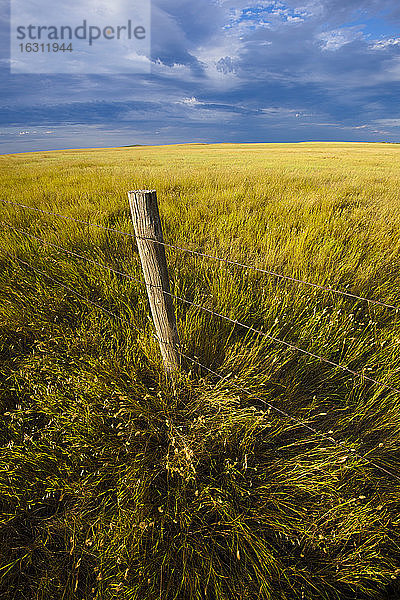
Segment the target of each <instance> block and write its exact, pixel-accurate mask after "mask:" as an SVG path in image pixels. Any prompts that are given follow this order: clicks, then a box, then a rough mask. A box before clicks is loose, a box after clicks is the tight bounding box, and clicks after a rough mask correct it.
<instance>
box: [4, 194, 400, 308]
mask: <svg viewBox="0 0 400 600" xmlns="http://www.w3.org/2000/svg"><path fill="white" fill-rule="evenodd" d="M0 202H3V203H4V204H10V205H12V206H19V207H22V208H26V209H29V210H33V211H36V212H40V213H43V214H46V215H51V216H56V217H59V218H62V219H68V220H70V221H74V222H75V223H80V224H83V225H88V226H90V227H97V228H99V229H103V230H105V231H111V232H113V233H119V234H121V235H126V236H129V237H133V238H136V239H141V240H147V241H151V242H154V243H155V244H159V245H161V246H164V247H166V248H172V249H174V250H179V251H181V252H186V253H188V254H192V255H194V256H199V257H201V258H208V259H211V260H216V261H218V262H221V263H225V264H228V265H232V266H236V267H241V268H243V269H251V270H253V271H256V272H258V273H263V274H264V275H270V276H272V277H277V278H278V279H282V280H285V281H291V282H292V283H298V284H301V285H306V286H309V287H313V288H315V289H319V290H322V291H324V292H331V293H332V294H338V295H341V296H346V297H348V298H352V299H354V300H359V301H361V302H367V303H369V304H373V305H377V306H382V307H383V308H389V309H392V310H396V311H399V310H400V306H395V305H392V304H387V303H386V302H381V301H380V300H371V299H370V298H364V297H363V296H357V295H356V294H352V293H350V292H344V291H342V290H337V289H335V288H333V287H331V286H324V285H320V284H318V283H312V282H310V281H304V280H302V279H297V278H295V277H290V276H288V275H282V274H281V273H276V272H275V271H268V270H266V269H261V268H259V267H256V266H255V265H248V264H245V263H240V262H238V261H234V260H231V259H228V258H223V257H220V256H214V255H212V254H207V253H205V252H199V251H198V250H190V249H189V248H183V247H181V246H176V245H174V244H168V243H166V242H161V241H159V240H156V239H154V238H149V237H143V236H135V234H134V233H129V232H127V231H121V230H120V229H115V228H113V227H106V226H104V225H98V224H96V223H91V222H90V221H83V220H81V219H75V218H74V217H69V216H67V215H61V214H59V213H55V212H51V211H47V210H43V209H41V208H35V207H33V206H27V205H25V204H20V203H17V202H11V201H10V200H3V199H1V198H0Z"/></svg>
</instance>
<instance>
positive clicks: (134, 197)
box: [128, 190, 180, 374]
mask: <svg viewBox="0 0 400 600" xmlns="http://www.w3.org/2000/svg"><path fill="white" fill-rule="evenodd" d="M128 197H129V206H130V210H131V216H132V221H133V226H134V228H135V234H136V242H137V246H138V250H139V256H140V260H141V262H142V269H143V274H144V280H145V283H146V288H147V295H148V298H149V302H150V308H151V313H152V316H153V322H154V327H155V330H156V335H157V338H158V340H159V344H160V350H161V355H162V358H163V362H164V367H165V370H166V371H167V373H168V374H171V373H174V372H176V371H178V370H179V367H180V360H179V354H178V352H177V346H178V344H179V336H178V329H177V326H176V319H175V313H174V306H173V302H172V297H171V296H169V295H168V294H169V293H170V286H169V277H168V268H167V261H166V258H165V248H164V246H162V245H161V244H157V243H156V242H162V243H163V242H164V238H163V233H162V227H161V220H160V213H159V210H158V204H157V192H156V191H155V190H136V191H132V192H128ZM152 240H156V241H155V242H154V241H152Z"/></svg>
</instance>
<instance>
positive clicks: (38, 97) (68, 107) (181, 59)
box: [0, 0, 400, 154]
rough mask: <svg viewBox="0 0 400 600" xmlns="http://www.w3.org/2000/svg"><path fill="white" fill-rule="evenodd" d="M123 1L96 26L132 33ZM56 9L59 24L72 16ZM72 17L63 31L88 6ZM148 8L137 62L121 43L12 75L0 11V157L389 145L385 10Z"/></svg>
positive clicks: (393, 27)
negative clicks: (108, 22) (256, 145)
mask: <svg viewBox="0 0 400 600" xmlns="http://www.w3.org/2000/svg"><path fill="white" fill-rule="evenodd" d="M15 1H16V0H11V2H15ZM124 1H125V0H113V2H112V3H111V2H107V1H103V14H104V11H107V10H108V8H109V9H110V11H111V12H110V17H108V14H107V15H106V16H107V18H110V19H111V17H112V18H114V19H117V20H118V18H119V19H122V21H123V18H125V17H128V16H129V18H130V17H131V16H132V20H133V21H134V22H136V21H137V18H138V17H137V15H136V13H135V5H134V1H135V0H130V2H129V1H128V4H126V3H125V4H124ZM143 1H144V0H143ZM149 1H150V0H149ZM18 2H19V4H18V5H15V6H18V11H17V18H18V19H20V22H24V23H26V22H27V21H24V20H23V19H24V18H26V19H28V18H33V17H29V16H28V15H32V14H34V13H35V10H36V9H35V6H36V5H35V2H39V3H40V5H41V13H40V14H41V15H46V11H48V14H49V15H50V14H52V13H51V11H52V10H53V12H54V8H53V9H52V7H53V6H54V5H57V6H58V7H60V6H61V5H62V2H61V3H54V0H18ZM67 4H68V6H69V7H70V8H69V12H68V11H67V10H66V12H65V15H64V16H63V19H64V20H65V19H68V18H70V19H73V16H74V8H73V3H71V2H69V3H67ZM78 4H79V10H78V8H76V11H77V12H76V15H75V16H76V17H77V22H81V21H79V19H80V18H81V16H82V15H86V14H87V15H88V19H90V18H91V17H90V15H91V14H92V13H91V12H90V11H91V10H93V6H94V5H96V6H97V7H98V6H99V3H98V1H97V2H96V3H94V0H81V1H80V2H78V3H77V6H78ZM71 6H72V8H71ZM32 7H33V8H32ZM112 7H113V8H112ZM115 7H117V8H115ZM127 7H128V8H127ZM129 7H130V8H129ZM150 8H151V37H150V31H149V36H148V38H149V39H148V41H150V44H149V48H148V49H147V50H146V53H145V54H143V56H139V55H140V53H141V51H140V50H139V51H138V52H136V50H135V52H136V54H135V52H134V51H133V46H132V48H130V47H128V45H127V43H124V44H121V46H120V47H119V48H118V49H117V47H116V44H114V42H113V44H114V45H113V46H111V44H108V42H105V41H99V42H98V44H97V46H96V50H95V52H96V54H95V55H93V56H94V57H95V58H93V56H92V58H91V61H92V62H91V63H90V61H89V62H88V63H87V65H86V67H85V66H83V64H78V63H79V61H78V62H76V61H75V63H74V64H75V72H69V73H68V72H67V73H62V72H55V73H34V72H29V71H28V72H27V73H19V72H15V65H16V62H15V60H14V62H13V63H12V61H11V58H12V57H10V39H11V36H12V35H13V30H12V26H13V24H14V25H15V15H14V16H13V19H10V13H11V11H10V0H8V1H4V0H0V10H1V12H0V153H2V154H4V153H13V152H25V151H34V150H56V149H63V148H85V147H113V146H126V145H134V144H173V143H186V142H202V143H216V142H300V141H388V142H400V3H399V1H398V0H285V1H282V2H280V1H264V0H259V1H252V0H246V1H242V0H198V1H193V0H152V2H151V5H150ZM112 10H113V11H114V13H113V14H111V13H112ZM82 11H83V12H82ZM85 11H86V12H85ZM61 12H62V11H61ZM78 12H79V14H78ZM131 13H132V14H131ZM99 14H100V13H99ZM78 17H79V18H78ZM143 18H145V17H143ZM135 19H136V21H135ZM10 21H11V33H10ZM122 21H121V22H122ZM112 22H113V23H114V22H116V21H115V20H114V21H112ZM149 29H150V25H149ZM93 45H94V44H93ZM83 54H84V53H82V56H83ZM87 56H89V55H88V54H87ZM132 57H133V58H132ZM42 58H43V57H42ZM59 58H60V60H63V59H64V56H61V55H60V57H59ZM13 59H15V56H14V57H13ZM139 59H140V61H141V65H142V67H143V68H142V69H141V70H142V72H140V69H139V68H138V65H137V64H136V63H135V62H134V60H136V61H137V60H139ZM32 60H33V59H32ZM65 61H72V57H71V56H68V57H67V56H65ZM65 61H64V63H65V64H66V62H65ZM140 61H139V62H140ZM94 63H96V64H94ZM68 64H69V66H70V65H71V64H72V63H71V62H70V63H68ZM130 65H132V67H131V66H130ZM103 66H104V72H101V68H103ZM91 70H92V71H96V72H91Z"/></svg>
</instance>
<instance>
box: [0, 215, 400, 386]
mask: <svg viewBox="0 0 400 600" xmlns="http://www.w3.org/2000/svg"><path fill="white" fill-rule="evenodd" d="M3 224H4V225H6V226H7V227H9V228H10V229H13V230H14V231H17V232H18V233H22V234H24V235H26V236H28V237H30V238H33V239H35V240H37V241H40V242H42V243H43V244H47V245H49V246H52V247H54V248H56V249H57V250H60V251H63V252H67V253H68V254H72V255H73V256H76V257H78V258H81V259H83V260H86V261H87V262H89V263H93V264H95V265H97V266H99V267H102V268H105V269H107V270H108V271H111V272H113V273H115V274H117V275H122V276H124V277H126V278H128V279H131V280H133V281H134V282H136V283H140V284H143V285H146V286H147V287H151V288H156V289H159V290H161V291H162V293H163V294H165V295H167V296H170V297H171V298H174V299H175V300H179V301H180V302H183V303H185V304H188V305H190V306H193V307H195V308H196V309H198V310H202V311H203V312H207V313H209V314H211V315H213V316H216V317H219V318H220V319H223V320H225V321H228V322H229V323H232V324H233V325H235V326H236V325H238V326H239V327H242V328H244V329H247V330H248V331H251V332H252V333H255V334H257V335H259V336H261V337H264V338H266V339H269V340H271V341H273V342H276V343H278V344H281V345H283V346H285V347H286V348H289V349H290V350H292V351H294V352H300V353H302V354H304V355H306V356H309V357H310V358H314V359H317V360H319V361H321V362H323V363H325V364H327V365H329V366H331V367H334V368H337V369H340V370H341V371H343V372H345V373H348V374H350V375H352V376H353V377H357V378H361V379H362V380H364V381H368V382H369V383H372V384H373V385H377V386H379V387H382V388H385V389H388V390H390V391H392V392H396V393H398V394H400V389H398V388H395V387H393V386H391V385H388V384H386V383H383V382H380V381H377V380H376V379H373V378H372V377H368V376H367V375H365V374H364V373H362V372H359V371H354V370H353V369H350V368H349V367H346V366H344V365H341V364H339V363H336V362H334V361H331V360H329V359H327V358H324V357H322V356H320V355H319V354H315V353H313V352H309V351H308V350H304V348H300V347H299V346H296V345H294V344H291V343H290V342H286V341H285V340H281V339H280V338H277V337H275V336H272V335H270V334H269V333H266V332H265V331H262V330H261V329H257V328H255V327H252V326H251V325H246V324H245V323H242V322H241V321H238V320H237V319H231V318H230V317H227V316H226V315H223V314H222V313H219V312H216V311H214V310H212V309H210V308H207V307H205V306H202V305H201V304H197V303H196V302H192V301H191V300H187V299H186V298H183V297H182V296H178V295H176V294H172V293H171V292H167V291H165V290H163V289H162V287H161V286H158V285H154V284H152V283H145V282H144V281H142V280H140V279H137V278H135V277H133V276H132V275H130V274H129V273H125V272H123V271H117V270H115V269H113V268H112V267H109V266H107V265H104V264H101V263H98V262H97V261H93V260H92V259H90V258H87V257H86V256H84V255H82V254H77V253H76V252H73V251H71V250H67V249H66V248H63V247H62V246H58V245H56V244H53V243H51V242H47V241H46V240H43V239H42V238H39V237H37V236H34V235H32V234H30V233H28V232H26V231H23V230H19V229H17V228H15V227H12V226H11V225H8V224H7V223H4V222H3Z"/></svg>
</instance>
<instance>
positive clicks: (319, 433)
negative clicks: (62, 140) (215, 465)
mask: <svg viewBox="0 0 400 600" xmlns="http://www.w3.org/2000/svg"><path fill="white" fill-rule="evenodd" d="M3 250H4V249H3ZM9 256H10V258H13V259H14V260H16V261H17V262H19V263H20V264H22V265H25V266H27V267H28V268H30V269H31V270H32V271H34V272H35V273H37V274H39V275H41V276H44V277H47V278H48V279H49V280H51V281H53V283H55V284H56V285H58V286H60V287H61V288H63V289H65V290H67V291H69V292H71V293H72V294H74V295H75V296H77V297H78V298H81V299H83V300H84V301H85V302H88V303H89V304H92V305H93V306H95V307H96V308H98V309H99V310H101V311H103V312H104V313H105V314H107V315H109V316H112V317H114V318H115V319H117V320H119V321H121V322H123V323H125V324H127V325H128V326H129V327H131V328H133V329H134V330H135V331H138V332H139V333H146V334H148V335H150V337H152V338H154V339H155V340H156V341H158V342H162V343H164V344H168V345H170V346H173V347H174V348H175V349H176V351H177V352H178V354H179V355H180V356H181V357H182V358H184V359H187V360H189V361H190V362H192V363H193V364H195V365H197V366H199V367H201V368H202V369H205V370H206V371H208V372H209V373H211V374H212V375H214V376H216V377H218V378H219V379H220V380H223V381H226V382H227V383H229V385H231V386H233V387H234V388H236V389H238V390H239V391H241V392H243V393H245V394H247V395H248V396H250V397H251V398H253V399H254V400H257V401H259V402H261V403H262V404H264V405H265V406H266V407H267V408H268V409H269V410H273V411H275V412H276V413H277V414H279V415H280V416H281V417H285V418H287V419H289V420H290V421H292V422H293V423H295V424H296V425H298V426H300V427H303V428H305V429H307V430H308V431H311V432H312V433H313V434H314V435H316V436H318V437H320V438H322V439H324V440H325V441H328V442H330V443H331V444H334V445H335V446H339V447H341V448H343V449H344V450H346V452H350V453H351V456H352V457H354V458H357V459H359V460H361V461H362V462H363V463H365V464H368V465H370V466H372V467H374V468H375V469H377V470H379V471H381V472H382V473H385V474H386V475H389V476H390V477H394V478H395V479H398V480H399V481H400V476H398V475H396V473H393V472H392V471H389V470H388V469H386V468H385V467H382V466H381V465H379V464H378V463H376V462H374V461H371V460H370V459H368V458H367V457H366V456H365V455H364V454H360V453H358V452H357V451H355V449H354V448H350V447H349V446H347V445H346V444H345V443H344V442H341V441H340V440H337V439H336V438H334V437H332V436H330V435H326V434H325V433H324V432H322V431H320V430H318V429H316V428H315V427H313V426H312V425H309V423H307V422H306V421H303V420H301V419H298V418H297V417H293V415H291V414H290V413H288V412H287V411H284V410H283V409H280V408H278V407H277V406H275V405H274V404H271V403H270V402H267V401H266V400H264V399H263V398H260V397H258V396H256V395H255V394H254V393H253V392H252V391H251V390H249V389H248V388H245V387H243V386H240V385H237V384H236V383H234V382H232V381H230V380H228V381H227V379H226V377H224V376H222V375H220V374H219V373H217V371H214V370H213V369H210V368H209V367H207V366H206V365H204V364H202V363H201V362H199V361H197V360H195V359H193V358H191V357H190V356H188V355H186V354H184V353H183V352H181V351H180V350H178V349H177V348H176V346H175V345H173V344H171V343H170V342H166V341H163V340H161V339H160V338H158V336H157V335H155V334H154V333H151V332H146V331H145V330H144V329H143V328H139V327H137V326H135V325H133V323H132V322H131V321H128V320H127V319H125V318H123V317H121V316H120V315H117V314H116V313H114V312H112V311H110V310H108V309H106V308H104V307H103V306H102V305H101V304H99V303H98V302H94V301H93V300H90V298H87V297H86V296H84V295H83V294H80V293H79V292H77V291H76V290H75V289H73V288H71V287H69V286H67V285H65V284H63V283H61V282H60V281H58V280H57V279H55V278H54V277H52V276H51V275H49V274H48V273H46V272H44V271H41V270H39V269H37V268H36V267H34V266H33V265H31V264H30V263H28V262H26V261H24V260H22V259H20V258H18V257H17V256H15V255H14V256H13V255H9Z"/></svg>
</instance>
